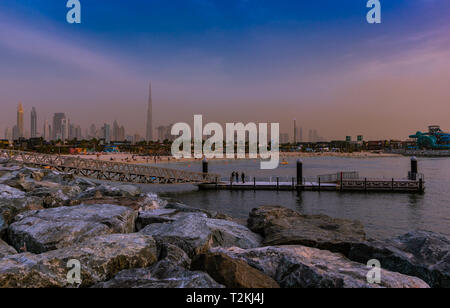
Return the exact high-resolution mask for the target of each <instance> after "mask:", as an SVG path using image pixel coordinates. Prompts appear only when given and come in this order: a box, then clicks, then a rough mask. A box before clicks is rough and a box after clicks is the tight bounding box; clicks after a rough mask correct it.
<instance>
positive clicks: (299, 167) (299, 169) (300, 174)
mask: <svg viewBox="0 0 450 308" xmlns="http://www.w3.org/2000/svg"><path fill="white" fill-rule="evenodd" d="M297 186H303V161H302V160H301V159H298V160H297Z"/></svg>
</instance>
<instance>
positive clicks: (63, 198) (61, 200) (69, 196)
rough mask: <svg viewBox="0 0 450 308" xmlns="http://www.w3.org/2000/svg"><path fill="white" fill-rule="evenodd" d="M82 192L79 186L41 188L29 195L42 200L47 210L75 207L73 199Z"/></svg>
mask: <svg viewBox="0 0 450 308" xmlns="http://www.w3.org/2000/svg"><path fill="white" fill-rule="evenodd" d="M80 191H81V189H80V187H78V186H60V187H55V188H48V187H39V188H36V189H34V190H33V191H30V192H29V193H28V194H27V195H28V196H32V197H38V198H41V199H42V203H43V206H44V207H45V208H55V207H61V206H71V205H75V204H74V202H73V201H74V199H73V198H75V196H76V195H77V194H78V192H80Z"/></svg>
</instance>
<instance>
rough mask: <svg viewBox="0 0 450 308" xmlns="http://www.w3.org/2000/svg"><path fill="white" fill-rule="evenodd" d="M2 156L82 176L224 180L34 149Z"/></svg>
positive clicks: (1, 152)
mask: <svg viewBox="0 0 450 308" xmlns="http://www.w3.org/2000/svg"><path fill="white" fill-rule="evenodd" d="M0 157H2V158H4V159H7V160H8V161H11V162H14V163H19V164H24V165H29V166H36V167H43V168H53V169H55V170H58V171H61V172H68V173H72V174H75V175H79V176H84V177H90V178H95V179H100V180H108V181H118V182H128V183H146V184H174V183H214V182H216V180H217V179H220V175H218V174H207V173H201V172H190V171H183V170H176V169H168V168H160V167H152V166H145V165H133V164H127V163H119V162H109V161H100V160H94V159H83V158H77V157H69V156H60V155H50V154H41V153H33V152H22V151H13V150H0Z"/></svg>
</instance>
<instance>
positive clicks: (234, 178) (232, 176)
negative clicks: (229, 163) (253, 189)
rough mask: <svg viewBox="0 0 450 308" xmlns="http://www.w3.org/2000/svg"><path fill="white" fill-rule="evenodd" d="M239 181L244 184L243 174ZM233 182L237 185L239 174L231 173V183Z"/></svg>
mask: <svg viewBox="0 0 450 308" xmlns="http://www.w3.org/2000/svg"><path fill="white" fill-rule="evenodd" d="M241 179H242V183H243V184H245V173H244V172H242V173H241ZM233 181H235V182H236V183H239V172H236V171H233V172H232V173H231V182H233Z"/></svg>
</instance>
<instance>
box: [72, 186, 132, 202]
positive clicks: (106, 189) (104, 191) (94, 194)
mask: <svg viewBox="0 0 450 308" xmlns="http://www.w3.org/2000/svg"><path fill="white" fill-rule="evenodd" d="M140 194H141V190H140V188H139V187H137V186H134V185H107V184H102V185H99V186H96V187H89V188H88V189H86V190H85V191H84V192H82V193H81V194H80V195H79V196H78V199H89V198H99V197H138V196H139V195H140Z"/></svg>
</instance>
